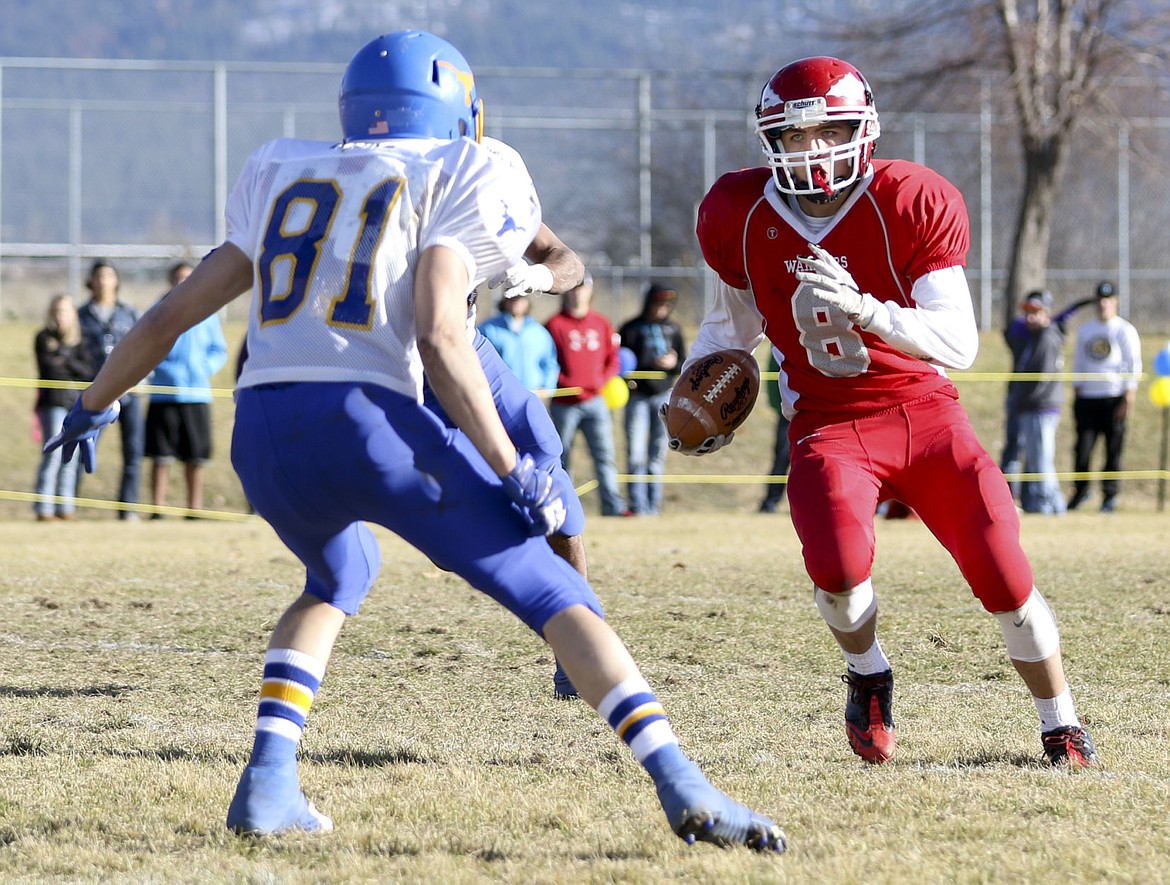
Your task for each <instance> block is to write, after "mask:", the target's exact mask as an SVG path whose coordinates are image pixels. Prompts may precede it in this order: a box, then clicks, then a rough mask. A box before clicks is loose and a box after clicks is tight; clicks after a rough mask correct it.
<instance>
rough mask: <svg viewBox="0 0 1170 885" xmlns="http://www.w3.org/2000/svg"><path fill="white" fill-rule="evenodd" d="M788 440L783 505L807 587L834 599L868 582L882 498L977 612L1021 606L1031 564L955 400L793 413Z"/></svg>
mask: <svg viewBox="0 0 1170 885" xmlns="http://www.w3.org/2000/svg"><path fill="white" fill-rule="evenodd" d="M789 436H790V439H791V442H792V466H791V470H790V473H789V479H788V500H789V508H790V510H791V513H792V522H793V524H794V525H795V526H796V533H797V536H798V537H799V538H800V542H801V544H802V545H803V554H804V564H805V568H806V569H807V570H808V573H809V576H810V577H811V578H812V579H813V583H814V584H815V585H816V586H817V587H820V588H821V589H822V590H824V591H826V592H828V593H839V592H843V591H845V590H848V589H850V588H852V587H856V586H857V585H858V584H860V583H861V582H862V581H864V580H865V579H866V578H868V577H869V576H870V572H871V569H872V568H873V555H874V512H875V510H876V509H877V505H878V501H879V500H880V499H882V498H888V497H892V498H896V499H897V500H899V501H902V502H903V503H904V504H907V505H909V506H910V507H912V508H913V509H914V511H915V512H916V513H917V514H918V516H919V517H920V518H921V520H922V522H923V524H924V525H925V526H926V527H927V528H928V529H930V531H931V533H932V534H933V535H934V536H935V537H936V538H938V540H939V541H940V542H942V545H943V546H944V547H945V548H946V549H947V550H948V551H949V552H950V554H951V556H953V557H954V559H955V562H956V563H957V564H958V566H959V570H960V571H961V572H962V573H963V577H964V578H966V580H967V583H968V584H970V585H971V590H972V592H973V593H974V594H975V596H976V598H977V599H979V601H980V602H981V603H982V604H983V607H984V608H986V609H987V610H988V611H989V612H1005V611H1014V610H1015V609H1017V608H1019V607H1020V606H1021V605H1023V604H1024V601H1025V600H1026V599H1027V598H1028V594H1029V593H1031V592H1032V567H1031V565H1030V564H1029V562H1028V558H1027V556H1026V555H1025V553H1024V550H1023V548H1022V547H1021V546H1020V518H1019V516H1018V514H1017V512H1016V506H1015V502H1014V501H1013V500H1012V496H1011V492H1010V490H1009V489H1008V485H1007V482H1006V481H1005V480H1004V476H1003V473H1002V472H1001V471H1000V469H999V467H998V466H996V464H995V462H994V461H992V460H991V457H990V456H989V455H988V454H987V452H986V451H985V450H984V448H983V447H982V446H981V445H980V444H979V440H978V438H977V437H976V436H975V431H974V430H973V429H972V427H971V422H970V420H969V419H968V418H967V413H966V411H965V410H964V409H963V407H962V406H960V405H959V403H958V401H957V400H955V399H953V398H952V397H950V396H948V395H946V394H932V395H930V396H927V397H924V398H922V399H920V400H915V401H913V402H910V403H906V404H904V405H901V406H897V407H894V408H891V409H888V410H886V411H883V412H878V413H876V414H873V415H868V416H866V417H864V418H859V419H856V420H852V421H848V420H847V421H840V420H836V421H834V420H833V419H832V418H830V417H829V416H826V415H818V414H815V413H798V414H797V416H796V418H795V420H793V422H792V426H791V427H790V429H789Z"/></svg>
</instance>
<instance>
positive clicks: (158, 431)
mask: <svg viewBox="0 0 1170 885" xmlns="http://www.w3.org/2000/svg"><path fill="white" fill-rule="evenodd" d="M191 269H192V268H191V265H190V264H187V263H185V262H180V263H179V264H176V265H174V266H173V267H172V268H171V269H170V282H171V289H172V290H173V289H174V287H175V286H177V285H179V283H181V282H182V281H183V280H185V279H186V278H187V277H188V276H189V275H190V273H191ZM168 294H169V293H168ZM163 297H164V298H165V297H166V295H164V296H163ZM227 357H228V351H227V341H226V340H224V336H223V327H222V326H221V325H220V322H219V317H218V316H217V315H216V314H212V315H211V316H209V317H208V318H207V319H205V320H204V321H203V322H201V323H198V324H197V325H195V326H192V327H191V328H190V329H188V330H187V331H186V332H184V333H183V334H182V335H180V336H179V338H178V340H176V341H175V345H174V347H172V348H171V352H170V353H168V354H167V355H166V357H165V358H164V359H163V361H162V362H161V363H159V364H158V367H157V368H156V369H155V370H154V374H153V375H152V376H151V379H150V383H151V385H152V386H154V387H163V388H168V389H166V390H163V391H160V392H157V393H152V394H151V395H150V407H149V408H148V409H147V412H146V457H148V458H151V459H152V460H153V462H154V463H153V466H152V468H151V472H150V492H151V502H152V503H153V504H154V505H155V506H156V507H163V506H165V505H166V502H167V468H168V466H169V465H170V464H171V462H172V461H181V462H182V463H183V468H184V478H185V480H186V483H187V510H188V511H189V512H188V513H187V518H188V519H197V518H198V515H197V514H196V513H195V511H198V510H201V509H202V508H203V467H204V465H206V464H207V462H208V461H210V460H211V448H212V447H211V436H212V434H211V377H212V376H213V375H214V374H215V373H216V372H218V371H219V370H220V369H222V368H223V367H224V365H225V364H226V363H227ZM162 517H163V514H162V513H160V512H155V513H154V514H153V515H152V516H151V519H162Z"/></svg>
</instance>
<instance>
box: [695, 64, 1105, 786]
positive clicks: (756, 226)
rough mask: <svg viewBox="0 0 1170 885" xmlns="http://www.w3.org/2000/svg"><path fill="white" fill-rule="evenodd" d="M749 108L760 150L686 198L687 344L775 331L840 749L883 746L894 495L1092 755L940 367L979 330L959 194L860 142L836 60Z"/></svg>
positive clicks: (1065, 730)
mask: <svg viewBox="0 0 1170 885" xmlns="http://www.w3.org/2000/svg"><path fill="white" fill-rule="evenodd" d="M756 120H757V122H756V129H757V132H758V134H759V137H760V141H761V143H762V145H763V150H764V156H765V157H766V158H767V167H759V168H755V169H745V170H741V171H739V172H732V173H728V174H726V175H724V176H722V177H721V178H720V179H719V180H718V181H717V182H716V183H715V185H714V186H713V187H712V188H711V190H710V191H709V192H708V194H707V195H706V197H705V198H704V200H703V202H702V205H701V206H700V208H699V218H698V236H699V242H700V244H701V246H702V249H703V255H704V257H705V258H706V260H707V263H708V264H709V265H710V266H711V268H712V269H713V270H715V272H716V273H717V274H718V276H719V282H718V285H717V293H716V300H715V303H714V305H713V307H712V309H711V310H710V312H709V313H708V314H707V316H706V317H705V318H704V320H703V324H702V327H701V328H700V330H699V333H698V335H697V336H696V339H695V343H694V347H693V348H692V350H691V354H690V360H692V361H693V360H695V359H699V358H700V357H702V356H703V355H704V354H707V353H710V352H712V351H714V350H721V349H724V348H741V349H744V350H747V351H753V350H754V349H755V347H756V346H757V345H758V344H759V343H760V342H761V341H762V340H763V339H764V337H765V336H766V337H767V338H768V339H769V340H770V342H771V344H772V346H773V351H774V353H775V356H776V359H777V361H778V363H779V365H780V386H781V392H782V399H783V407H784V412H785V414H786V415H787V416H788V417H789V419H790V420H791V422H792V423H791V427H790V431H789V436H790V439H791V444H792V466H791V473H790V479H789V483H788V495H789V501H790V509H791V514H792V521H793V523H794V525H795V527H796V531H797V534H798V536H799V537H800V540H801V544H802V545H803V555H804V561H805V567H806V568H807V570H808V573H809V575H810V576H811V578H812V580H813V584H814V585H815V590H814V593H815V597H816V603H817V607H818V609H819V610H820V612H821V615H822V617H823V618H824V619H825V621H826V623H827V624H828V626H829V629H830V630H831V631H832V633H833V636H834V637H835V638H836V639H837V642H838V644H839V645H840V646H841V650H842V652H843V654H844V657H845V661H846V666H847V673H846V674H845V676H844V680H845V682H846V683H847V684H848V686H849V688H848V699H847V703H846V708H845V719H846V732H847V735H848V737H849V743H850V745H851V747H852V748H853V751H854V752H855V753H857V755H859V756H861V757H862V758H863V759H865V760H867V761H870V762H885V761H887V760H889V759H890V758H891V756H892V755H893V752H894V721H893V716H892V713H891V699H892V696H893V675H892V672H891V667H890V662H889V660H888V659H887V657H886V655H885V654H884V653H883V651H882V647H881V644H880V643H879V641H878V639H877V632H876V622H877V601H876V599H875V596H874V592H873V587H872V584H871V568H872V565H873V557H874V512H875V510H876V508H877V505H878V502H879V501H881V500H884V499H887V498H895V499H897V500H899V501H903V502H905V503H906V504H907V505H909V506H910V507H912V508H913V509H914V511H915V512H916V513H917V514H918V515H919V516H920V517H921V518H922V521H923V522H924V523H925V525H926V526H927V527H928V528H929V529H930V530H931V532H932V533H933V534H934V535H935V537H937V538H938V539H939V540H940V541H941V542H942V544H943V545H944V546H945V547H946V548H947V550H948V551H949V552H950V553H951V555H952V556H953V557H954V558H955V561H956V562H957V563H958V566H959V569H960V570H961V571H962V573H963V576H964V578H966V580H967V581H968V583H969V584H970V586H971V589H972V591H973V592H974V594H975V596H976V597H977V598H978V599H979V601H980V602H981V603H982V604H983V606H984V608H986V609H987V611H989V612H991V613H992V614H993V615H995V617H996V619H997V620H998V622H999V625H1000V628H1001V630H1002V631H1003V636H1004V640H1005V643H1006V646H1007V653H1008V655H1009V657H1010V658H1011V661H1012V663H1013V665H1014V666H1015V668H1016V670H1017V671H1018V672H1019V674H1020V676H1021V677H1022V678H1023V680H1024V682H1025V683H1026V684H1027V686H1028V688H1029V690H1030V691H1031V693H1032V695H1033V697H1034V699H1035V702H1036V708H1037V710H1038V712H1039V715H1040V730H1041V734H1042V742H1043V746H1044V750H1045V754H1046V756H1047V758H1048V759H1049V760H1050V761H1051V762H1052V763H1053V764H1070V765H1074V766H1080V765H1090V764H1095V763H1096V762H1097V761H1098V757H1097V753H1096V750H1095V748H1094V746H1093V742H1092V739H1091V738H1090V736H1089V734H1088V733H1087V732H1086V731H1085V729H1084V728H1083V726H1082V724H1081V722H1080V720H1079V718H1078V716H1077V713H1076V709H1075V707H1074V705H1073V700H1072V697H1071V694H1070V692H1069V688H1068V684H1067V683H1066V681H1065V675H1064V667H1063V664H1062V662H1061V654H1060V635H1059V633H1058V631H1057V626H1056V621H1055V619H1054V618H1053V616H1052V612H1051V611H1050V609H1049V607H1048V605H1047V604H1046V603H1045V601H1044V598H1043V597H1042V596H1041V595H1040V592H1039V591H1038V590H1037V589H1036V587H1035V585H1034V584H1033V576H1032V568H1031V566H1030V564H1029V562H1028V559H1027V557H1026V555H1025V554H1024V551H1023V549H1022V548H1021V546H1020V537H1019V536H1020V522H1019V517H1018V515H1017V512H1016V508H1015V504H1014V503H1013V501H1012V496H1011V494H1010V492H1009V490H1008V486H1007V483H1006V482H1005V481H1004V478H1003V475H1002V474H1001V473H1000V471H999V469H998V467H997V466H996V464H995V462H994V461H992V459H991V458H990V457H989V456H988V454H987V452H986V451H984V449H983V448H982V446H981V445H980V444H979V441H978V439H977V438H976V436H975V433H974V431H973V430H972V428H971V424H970V421H969V420H968V418H967V414H966V412H965V411H964V409H963V408H962V407H961V406H960V405H959V402H958V393H957V391H956V390H955V387H954V385H953V384H952V383H951V381H950V380H949V379H948V378H947V375H946V371H945V370H946V369H965V368H968V367H969V366H970V365H971V364H972V362H973V361H974V359H975V354H976V351H977V349H978V343H979V339H978V332H977V329H976V325H975V317H974V311H973V309H972V303H971V295H970V290H969V289H968V287H967V281H966V278H965V276H964V271H963V267H964V264H965V262H966V253H967V249H968V245H969V240H970V235H969V228H968V220H967V210H966V207H965V205H964V203H963V198H962V196H961V195H960V194H959V191H958V190H957V189H956V188H955V187H954V186H953V185H952V184H950V182H948V181H947V180H946V179H944V178H943V177H942V176H941V175H939V174H937V173H935V172H933V171H932V170H930V169H928V168H926V167H924V166H921V165H918V164H917V163H911V162H906V161H903V160H875V159H873V150H874V143H875V142H876V140H877V138H878V135H879V133H880V124H879V121H878V114H877V110H876V108H875V105H874V99H873V93H872V91H871V90H870V87H869V84H868V83H867V82H866V80H865V78H864V77H863V76H862V75H861V73H860V72H859V71H858V70H857V69H856V68H854V67H853V66H852V65H850V64H847V63H846V62H843V61H840V60H839V59H835V58H827V57H818V58H806V59H801V60H799V61H795V62H793V63H791V64H789V65H787V66H785V67H783V68H781V69H780V70H779V71H777V72H776V74H774V75H773V76H772V78H771V79H770V80H769V81H768V82H767V84H766V85H765V86H764V89H763V92H762V94H761V96H760V101H759V105H758V106H757V108H756ZM707 442H708V443H710V442H711V441H710V440H708V441H707ZM720 442H721V440H715V445H714V446H711V445H706V446H704V447H703V448H705V450H706V451H713V450H714V449H717V448H718V447H719V443H720ZM672 445H673V444H672ZM678 450H680V451H684V452H686V448H685V447H682V448H679V449H678ZM689 453H691V454H698V453H699V452H698V451H697V450H692V451H691V452H689Z"/></svg>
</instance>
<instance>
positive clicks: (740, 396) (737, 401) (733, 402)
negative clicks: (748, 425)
mask: <svg viewBox="0 0 1170 885" xmlns="http://www.w3.org/2000/svg"><path fill="white" fill-rule="evenodd" d="M735 368H736V371H737V372H738V371H739V367H738V366H737V367H735ZM729 374H730V373H729ZM755 402H756V388H755V386H754V385H753V384H752V379H750V378H744V379H743V380H742V381H741V382H740V383H739V384H738V385H737V386H736V388H735V396H734V397H733V398H732V399H730V400H728V401H727V402H725V403H722V404H721V405H720V406H719V417H721V418H722V419H723V420H724V421H732V420H733V419H735V418H736V417H737V416H738V415H739V413H740V412H743V411H745V410H746V409H750V408H751V407H752V406H753V405H755ZM744 417H745V418H746V417H747V415H744Z"/></svg>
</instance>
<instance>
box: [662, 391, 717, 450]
mask: <svg viewBox="0 0 1170 885" xmlns="http://www.w3.org/2000/svg"><path fill="white" fill-rule="evenodd" d="M669 408H670V406H669V405H667V404H666V403H663V404H662V405H660V406H659V407H658V417H660V418H661V419H662V423H663V424H665V423H666V412H667V410H668V409H669ZM668 432H669V431H668ZM733 439H735V431H734V430H733V431H732V432H731V433H720V434H718V435H717V436H709V437H707V438H706V439H705V440H703V441H702V442H701V443H699V444H698V445H697V446H684V445H683V444H682V440H681V439H678V438H677V437H673V436H672V437H670V438H669V439H668V440H667V442H666V444H667V445H668V446H669V447H670V450H671V451H672V452H678V453H679V454H680V455H710V454H711V453H712V452H718V451H719V450H720V449H721V448H723V447H724V446H725V445H727V444H728V443H730V442H731V441H732V440H733Z"/></svg>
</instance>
